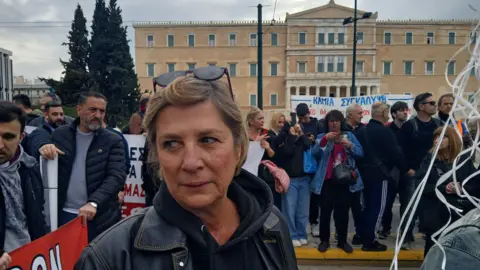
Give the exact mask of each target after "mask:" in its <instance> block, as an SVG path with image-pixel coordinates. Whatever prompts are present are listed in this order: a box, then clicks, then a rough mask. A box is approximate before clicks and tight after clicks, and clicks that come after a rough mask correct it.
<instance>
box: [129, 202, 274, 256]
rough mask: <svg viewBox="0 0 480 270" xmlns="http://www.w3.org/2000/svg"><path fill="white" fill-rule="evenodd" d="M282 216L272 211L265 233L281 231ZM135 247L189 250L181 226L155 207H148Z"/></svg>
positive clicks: (266, 222) (265, 223) (146, 249)
mask: <svg viewBox="0 0 480 270" xmlns="http://www.w3.org/2000/svg"><path fill="white" fill-rule="evenodd" d="M279 222H280V218H279V217H278V216H277V215H276V214H275V213H274V212H273V211H272V212H270V214H269V215H268V217H267V219H266V220H265V222H264V223H263V230H264V232H265V233H267V232H269V231H273V230H278V231H280V228H278V229H276V227H278V226H277V225H278V223H279ZM133 246H134V248H136V249H138V250H144V251H157V252H162V251H171V250H174V249H178V248H180V249H182V250H187V236H186V235H185V233H184V232H182V231H181V230H180V229H179V228H177V227H175V226H173V225H171V224H169V223H168V222H166V221H165V220H164V219H163V218H162V217H161V216H160V215H158V214H157V212H156V211H155V209H154V208H153V207H150V208H148V210H146V213H145V217H144V218H143V220H142V222H141V223H140V227H139V229H138V233H137V236H136V237H135V242H134V244H133Z"/></svg>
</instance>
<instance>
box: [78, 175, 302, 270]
mask: <svg viewBox="0 0 480 270" xmlns="http://www.w3.org/2000/svg"><path fill="white" fill-rule="evenodd" d="M227 197H228V198H230V199H231V200H232V201H233V202H234V203H235V205H236V206H237V209H238V212H239V215H240V225H239V227H238V228H237V230H236V231H235V232H234V234H233V235H232V236H231V238H230V240H229V241H228V242H227V243H225V244H224V245H222V246H220V245H219V244H218V243H217V242H216V240H215V239H214V238H213V237H212V235H211V234H210V233H209V232H208V229H207V228H206V227H205V226H203V223H202V221H201V220H200V219H199V218H198V217H196V216H194V215H193V214H192V213H190V212H188V211H186V210H185V209H183V208H182V207H181V206H180V205H179V204H178V203H177V202H176V201H175V200H174V199H173V197H172V196H171V195H170V193H169V192H168V189H167V186H166V184H165V183H162V185H161V187H160V190H159V192H158V193H157V195H156V196H155V199H154V202H153V207H150V208H146V209H145V210H144V211H143V212H142V213H140V214H138V215H134V216H131V217H129V218H127V219H125V220H123V221H122V222H120V223H118V224H116V225H115V226H113V227H112V228H110V229H109V230H107V231H106V232H105V233H104V234H102V235H100V236H99V237H98V238H97V239H95V240H94V241H93V242H91V243H90V244H89V246H88V247H87V248H86V249H85V250H84V251H83V253H82V255H81V257H80V259H79V261H78V262H77V264H76V265H75V268H74V269H76V270H80V269H83V270H90V269H117V270H120V269H124V270H133V269H164V270H166V269H175V270H176V269H186V270H193V269H195V270H198V269H208V270H223V269H242V270H243V269H245V270H246V269H249V270H253V269H255V270H261V269H272V270H273V269H279V270H280V269H282V270H291V269H298V267H297V263H296V258H295V252H294V249H293V245H292V241H291V238H290V234H289V231H288V226H287V224H286V222H285V221H284V219H283V217H282V215H281V213H280V212H279V211H278V209H277V208H275V207H274V206H273V205H272V195H271V193H270V190H269V188H268V186H267V185H266V184H265V183H264V182H263V181H261V180H260V179H258V178H257V177H255V176H253V175H252V174H250V173H248V172H246V171H245V170H242V172H241V174H240V175H239V176H238V177H235V178H234V180H233V181H232V183H231V185H230V187H229V189H228V192H227Z"/></svg>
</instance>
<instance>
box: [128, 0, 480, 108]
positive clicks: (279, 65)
mask: <svg viewBox="0 0 480 270" xmlns="http://www.w3.org/2000/svg"><path fill="white" fill-rule="evenodd" d="M353 12H354V11H353V9H351V8H349V7H345V6H341V5H337V4H335V2H334V1H333V0H330V1H329V3H328V4H326V5H323V6H320V7H317V8H313V9H309V10H305V11H302V12H298V13H295V14H288V13H287V15H286V18H285V21H275V22H270V21H268V22H263V33H264V34H263V67H262V71H263V76H264V78H263V95H264V96H263V100H264V102H263V104H264V109H267V110H268V109H280V108H286V109H289V106H290V97H291V96H292V95H309V96H312V95H314V96H330V97H348V96H350V95H351V91H350V88H351V84H352V70H353V68H354V65H353V59H352V58H353V57H352V56H353V53H352V52H353V37H354V35H353V25H352V24H348V25H343V21H344V19H345V18H348V17H353ZM364 13H365V11H358V13H357V14H358V15H357V16H358V17H362V16H363V14H364ZM476 23H478V22H477V21H474V20H471V21H470V20H401V21H399V20H378V13H377V12H376V13H373V14H372V16H371V17H370V18H368V19H362V20H359V21H358V23H357V60H356V65H355V69H356V89H355V92H354V93H355V95H356V96H358V95H370V94H372V95H373V94H380V93H382V94H412V95H415V94H417V93H421V92H432V93H434V94H435V95H436V96H438V95H440V94H442V93H444V92H446V91H450V88H449V86H448V83H447V81H446V79H445V74H447V77H448V79H449V80H450V81H453V79H454V78H455V77H456V76H457V75H458V74H459V73H460V72H462V70H463V68H464V67H465V66H466V64H467V61H468V60H469V59H470V55H469V53H468V51H464V52H462V53H460V54H458V55H457V56H456V57H455V59H453V61H450V60H451V59H450V58H451V57H452V56H453V55H454V54H455V53H456V52H457V51H458V50H459V49H460V48H462V47H463V46H465V45H466V44H470V43H474V42H475V40H476V38H477V36H480V35H479V34H478V33H473V32H472V31H473V30H472V29H474V25H475V24H476ZM134 29H135V64H136V70H137V73H138V76H139V80H140V84H141V87H142V89H148V90H151V89H152V79H153V77H155V76H158V75H159V74H161V73H165V72H169V71H174V70H186V69H192V68H195V67H200V66H207V65H217V66H222V67H226V68H228V69H229V72H230V75H231V77H232V85H233V88H234V91H235V95H236V98H237V100H238V101H239V103H240V105H241V106H242V107H248V106H251V105H256V104H257V73H258V72H257V71H258V66H257V47H256V46H257V42H258V37H257V34H256V31H257V22H256V21H228V22H227V21H210V22H143V23H135V24H134ZM471 47H472V48H473V45H471ZM479 87H480V83H479V82H478V80H476V78H475V76H474V71H472V72H471V76H470V79H469V84H468V86H467V91H474V90H476V89H478V88H479Z"/></svg>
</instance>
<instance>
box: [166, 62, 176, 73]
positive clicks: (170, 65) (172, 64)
mask: <svg viewBox="0 0 480 270" xmlns="http://www.w3.org/2000/svg"><path fill="white" fill-rule="evenodd" d="M167 65H168V72H174V71H175V64H174V63H169V64H167Z"/></svg>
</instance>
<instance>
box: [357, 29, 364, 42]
mask: <svg viewBox="0 0 480 270" xmlns="http://www.w3.org/2000/svg"><path fill="white" fill-rule="evenodd" d="M357 43H358V44H363V32H357Z"/></svg>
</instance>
